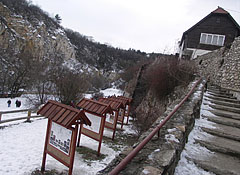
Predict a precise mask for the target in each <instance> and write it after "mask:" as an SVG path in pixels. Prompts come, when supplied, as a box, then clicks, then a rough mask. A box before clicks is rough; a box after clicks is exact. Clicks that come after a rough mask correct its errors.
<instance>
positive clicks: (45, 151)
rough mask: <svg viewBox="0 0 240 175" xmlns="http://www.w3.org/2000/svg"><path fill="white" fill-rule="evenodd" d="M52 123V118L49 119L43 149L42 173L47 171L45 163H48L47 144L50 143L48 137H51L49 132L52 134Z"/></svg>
mask: <svg viewBox="0 0 240 175" xmlns="http://www.w3.org/2000/svg"><path fill="white" fill-rule="evenodd" d="M51 123H52V121H51V120H50V119H48V125H47V132H46V138H45V145H44V151H43V159H42V167H41V172H42V173H43V172H44V171H45V164H46V158H47V144H48V139H49V134H50V126H51Z"/></svg>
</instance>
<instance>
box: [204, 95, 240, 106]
mask: <svg viewBox="0 0 240 175" xmlns="http://www.w3.org/2000/svg"><path fill="white" fill-rule="evenodd" d="M204 96H205V97H207V98H210V99H214V100H219V101H226V102H230V103H237V104H240V101H239V100H236V99H230V98H223V97H216V96H212V95H204Z"/></svg>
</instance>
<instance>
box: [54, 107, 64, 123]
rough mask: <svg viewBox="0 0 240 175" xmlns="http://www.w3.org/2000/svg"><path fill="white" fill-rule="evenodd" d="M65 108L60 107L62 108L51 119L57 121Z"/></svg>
mask: <svg viewBox="0 0 240 175" xmlns="http://www.w3.org/2000/svg"><path fill="white" fill-rule="evenodd" d="M66 110H67V109H65V108H62V109H61V110H60V111H59V112H58V113H57V114H56V115H55V116H54V117H53V118H52V120H53V121H57V120H58V119H59V118H60V117H61V115H63V113H64V112H65V111H66Z"/></svg>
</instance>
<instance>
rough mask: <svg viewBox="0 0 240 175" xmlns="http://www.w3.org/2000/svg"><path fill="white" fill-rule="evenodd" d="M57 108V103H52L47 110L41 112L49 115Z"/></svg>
mask: <svg viewBox="0 0 240 175" xmlns="http://www.w3.org/2000/svg"><path fill="white" fill-rule="evenodd" d="M56 108H57V105H52V106H51V107H50V108H49V110H48V111H47V112H45V113H41V114H42V115H44V116H46V117H48V116H49V115H50V114H51V113H52V112H53V111H54V109H56Z"/></svg>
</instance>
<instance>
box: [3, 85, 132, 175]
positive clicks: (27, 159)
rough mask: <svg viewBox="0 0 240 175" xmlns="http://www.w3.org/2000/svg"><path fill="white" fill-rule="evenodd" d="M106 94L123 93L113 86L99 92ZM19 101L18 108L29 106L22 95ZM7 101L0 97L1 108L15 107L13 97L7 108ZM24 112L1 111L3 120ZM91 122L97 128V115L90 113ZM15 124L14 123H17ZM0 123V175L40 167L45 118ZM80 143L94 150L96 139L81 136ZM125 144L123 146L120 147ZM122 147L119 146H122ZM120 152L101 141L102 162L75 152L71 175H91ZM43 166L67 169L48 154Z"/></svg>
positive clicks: (22, 173) (22, 174) (106, 132)
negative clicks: (91, 159) (9, 112)
mask: <svg viewBox="0 0 240 175" xmlns="http://www.w3.org/2000/svg"><path fill="white" fill-rule="evenodd" d="M102 92H103V93H104V95H105V96H108V95H113V94H116V95H121V94H122V92H121V91H118V90H116V89H106V90H104V91H102ZM18 99H19V100H21V101H22V106H21V108H20V109H24V108H28V105H27V103H26V100H25V99H24V98H18ZM7 100H8V99H5V98H2V99H0V111H7V110H17V109H19V108H16V107H15V101H16V99H12V105H11V107H10V108H8V107H7ZM20 115H26V113H22V114H19V113H16V114H11V115H8V114H4V115H3V117H2V120H4V119H7V118H12V117H19V116H20ZM89 117H90V118H91V120H92V123H95V124H94V125H93V126H92V128H96V127H98V126H97V125H98V122H99V121H98V118H97V117H94V116H89ZM16 123H17V124H16ZM0 126H7V127H5V128H3V129H0V138H1V141H0V148H1V149H0V165H1V166H0V175H28V174H31V172H32V171H34V170H35V169H40V168H41V162H42V155H43V148H44V141H45V134H46V128H47V120H46V119H44V118H41V119H35V120H34V121H33V122H31V123H24V122H23V121H18V122H14V124H12V123H5V124H0ZM123 129H124V130H125V132H124V133H131V132H132V130H131V129H130V126H129V125H128V126H124V127H123ZM104 136H107V137H111V136H112V132H111V131H110V130H104ZM80 145H82V146H85V147H88V148H91V149H93V150H97V147H98V142H96V141H94V140H92V139H90V138H89V137H86V136H84V135H82V136H81V141H80ZM123 147H124V146H123ZM123 147H122V149H123ZM119 152H120V151H115V150H113V149H112V148H110V147H109V145H108V144H107V142H104V143H102V148H101V153H102V154H105V155H107V156H106V158H105V159H103V160H101V161H93V162H91V163H90V164H89V163H86V162H84V161H83V159H82V158H81V155H80V154H78V153H77V152H76V154H75V160H74V170H73V174H74V175H93V174H96V172H98V171H99V170H101V169H103V168H104V167H105V166H106V165H107V164H108V163H109V162H110V161H111V160H112V159H113V158H114V157H115V156H116V155H117V154H119ZM46 169H47V170H48V169H49V170H51V169H56V170H57V171H59V172H62V171H66V172H67V170H68V168H67V167H66V166H64V165H63V164H61V163H59V162H58V161H56V160H55V159H54V158H52V157H51V156H49V155H47V161H46Z"/></svg>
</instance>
